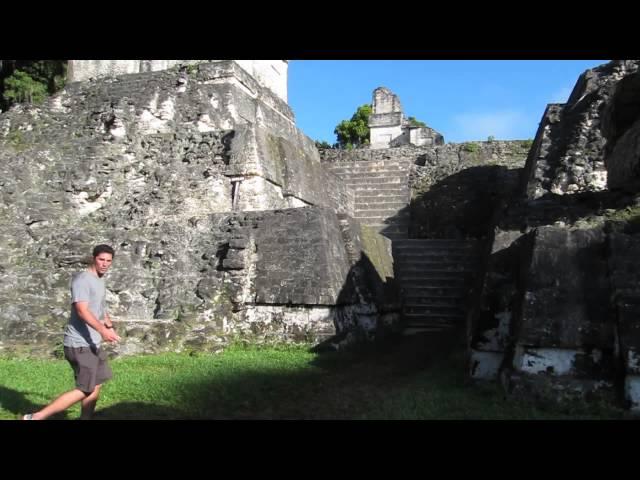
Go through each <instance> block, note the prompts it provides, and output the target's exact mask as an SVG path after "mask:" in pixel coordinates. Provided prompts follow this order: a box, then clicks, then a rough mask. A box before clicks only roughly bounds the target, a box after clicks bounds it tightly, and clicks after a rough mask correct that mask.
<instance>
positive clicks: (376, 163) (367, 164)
mask: <svg viewBox="0 0 640 480" xmlns="http://www.w3.org/2000/svg"><path fill="white" fill-rule="evenodd" d="M322 165H324V166H325V168H327V169H329V170H338V171H340V170H349V169H355V170H360V169H365V170H367V169H372V168H398V169H402V170H409V168H410V167H411V162H409V161H406V162H404V161H402V160H370V161H364V162H338V163H323V164H322Z"/></svg>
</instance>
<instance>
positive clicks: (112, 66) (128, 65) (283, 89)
mask: <svg viewBox="0 0 640 480" xmlns="http://www.w3.org/2000/svg"><path fill="white" fill-rule="evenodd" d="M215 61H216V60H69V63H68V71H67V81H68V82H82V81H87V80H90V79H94V80H95V79H98V78H102V77H108V76H110V77H115V76H119V75H125V74H130V73H144V72H158V71H161V70H167V69H170V68H180V67H185V66H189V65H195V64H198V63H210V62H215ZM218 61H221V60H218ZM235 62H236V63H237V64H238V65H239V66H240V67H242V69H243V70H245V71H246V72H247V73H248V74H249V75H250V76H251V77H253V78H254V79H255V80H257V81H258V82H259V83H260V84H261V85H262V86H264V87H266V88H268V89H269V90H271V91H272V92H273V93H275V94H276V95H277V96H278V97H280V99H281V100H283V101H284V102H287V81H288V62H287V61H286V60H235Z"/></svg>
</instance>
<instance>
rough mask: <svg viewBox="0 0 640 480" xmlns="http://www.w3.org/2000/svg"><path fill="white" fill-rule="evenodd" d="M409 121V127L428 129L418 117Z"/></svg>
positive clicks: (410, 118)
mask: <svg viewBox="0 0 640 480" xmlns="http://www.w3.org/2000/svg"><path fill="white" fill-rule="evenodd" d="M407 120H408V121H409V125H411V126H412V127H426V126H427V124H426V123H424V122H422V121H420V120H418V119H416V117H409V118H408V119H407Z"/></svg>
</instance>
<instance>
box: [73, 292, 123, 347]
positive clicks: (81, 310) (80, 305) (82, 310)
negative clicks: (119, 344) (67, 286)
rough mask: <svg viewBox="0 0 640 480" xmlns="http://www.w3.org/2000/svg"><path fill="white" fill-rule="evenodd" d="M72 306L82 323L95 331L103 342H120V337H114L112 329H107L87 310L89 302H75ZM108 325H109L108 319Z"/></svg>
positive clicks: (114, 333)
mask: <svg viewBox="0 0 640 480" xmlns="http://www.w3.org/2000/svg"><path fill="white" fill-rule="evenodd" d="M73 305H74V306H75V308H76V312H77V313H78V316H79V317H80V318H81V319H82V321H84V322H85V323H86V324H87V325H89V326H90V327H91V328H93V329H94V330H95V331H97V332H98V333H99V334H100V335H101V336H102V338H103V339H104V341H105V342H115V341H117V340H120V337H119V336H118V335H116V332H114V331H113V329H110V328H107V327H106V326H105V325H104V324H103V323H102V322H100V321H99V320H98V319H97V318H96V317H95V315H94V314H93V313H91V310H89V302H75V303H74V304H73ZM105 318H106V317H105ZM109 323H111V320H110V319H109Z"/></svg>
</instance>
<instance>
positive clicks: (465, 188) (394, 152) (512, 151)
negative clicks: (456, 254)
mask: <svg viewBox="0 0 640 480" xmlns="http://www.w3.org/2000/svg"><path fill="white" fill-rule="evenodd" d="M530 146H531V143H530V142H529V141H526V140H517V141H493V142H467V143H448V144H446V145H441V146H422V147H418V146H413V145H405V146H402V147H397V148H385V149H366V148H362V149H353V150H338V149H326V150H321V151H320V158H321V161H322V162H326V163H332V164H333V163H340V162H358V161H378V160H385V159H393V160H401V161H408V162H410V163H411V164H412V166H411V172H410V177H409V181H410V187H411V203H410V205H409V210H410V216H411V225H410V229H409V236H410V237H412V238H479V237H483V236H486V235H487V231H488V230H489V229H490V228H491V225H492V222H493V215H494V212H495V210H496V208H498V206H499V205H501V204H502V203H504V202H506V201H507V200H508V199H510V198H511V197H512V196H514V195H516V194H518V193H519V191H518V187H519V185H520V182H521V180H520V173H521V171H522V168H523V167H524V164H525V159H526V156H527V152H528V151H529V148H530ZM443 211H446V212H447V215H442V212H443Z"/></svg>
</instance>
